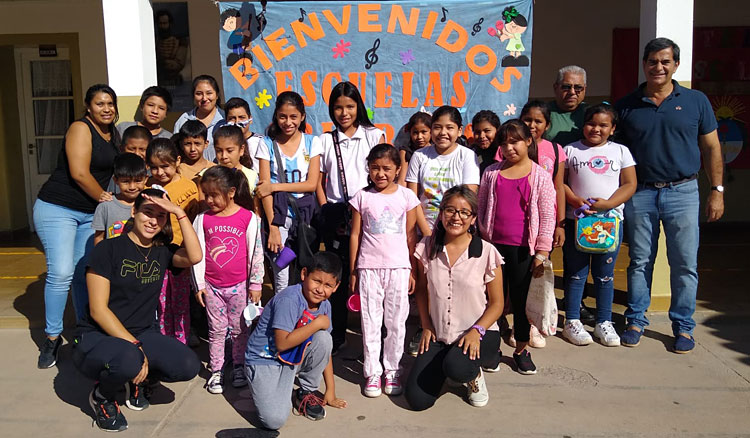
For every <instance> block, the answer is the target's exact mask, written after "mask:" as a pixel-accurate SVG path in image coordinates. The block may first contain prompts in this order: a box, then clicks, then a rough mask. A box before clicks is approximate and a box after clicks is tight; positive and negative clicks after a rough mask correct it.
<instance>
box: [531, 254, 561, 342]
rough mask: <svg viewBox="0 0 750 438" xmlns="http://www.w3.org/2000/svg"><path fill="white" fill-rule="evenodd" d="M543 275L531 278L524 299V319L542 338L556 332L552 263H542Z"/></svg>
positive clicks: (555, 301) (555, 304)
mask: <svg viewBox="0 0 750 438" xmlns="http://www.w3.org/2000/svg"><path fill="white" fill-rule="evenodd" d="M543 266H544V275H542V276H541V277H539V278H534V277H532V278H531V284H530V285H529V296H528V298H526V317H527V318H528V319H529V322H530V323H531V324H532V325H534V326H536V328H538V329H539V332H540V333H541V334H542V335H544V336H553V335H554V334H555V332H557V300H556V299H555V274H554V273H553V272H552V262H551V261H550V260H549V259H547V260H545V261H544V263H543Z"/></svg>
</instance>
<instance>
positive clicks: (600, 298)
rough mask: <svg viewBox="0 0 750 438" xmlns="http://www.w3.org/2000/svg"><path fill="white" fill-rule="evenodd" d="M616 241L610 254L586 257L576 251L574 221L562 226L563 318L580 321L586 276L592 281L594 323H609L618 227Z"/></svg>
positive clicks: (618, 244) (610, 319)
mask: <svg viewBox="0 0 750 438" xmlns="http://www.w3.org/2000/svg"><path fill="white" fill-rule="evenodd" d="M619 237H620V239H619V242H617V248H616V249H615V250H614V251H612V252H607V253H602V254H590V253H587V252H583V251H579V250H578V248H576V229H575V221H573V220H568V221H567V223H566V224H565V244H564V245H563V260H564V263H563V265H564V266H565V269H564V272H563V277H564V278H565V319H566V320H571V319H581V299H582V298H583V290H584V288H585V287H586V280H587V279H588V276H589V267H591V276H592V277H593V279H594V288H595V290H596V322H597V324H598V323H600V322H604V321H612V300H613V299H614V296H615V262H616V261H617V254H618V253H619V252H620V244H621V243H622V224H621V225H620V233H619Z"/></svg>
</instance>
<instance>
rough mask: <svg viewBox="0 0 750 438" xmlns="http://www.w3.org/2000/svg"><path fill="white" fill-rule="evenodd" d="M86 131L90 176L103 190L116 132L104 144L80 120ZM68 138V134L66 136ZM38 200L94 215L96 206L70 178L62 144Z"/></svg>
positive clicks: (114, 153)
mask: <svg viewBox="0 0 750 438" xmlns="http://www.w3.org/2000/svg"><path fill="white" fill-rule="evenodd" d="M79 121H82V122H83V123H85V124H86V125H87V126H88V127H89V131H90V132H91V163H90V164H89V172H91V175H92V176H93V177H94V179H95V180H96V182H98V183H99V185H100V186H101V187H102V190H105V189H106V188H107V186H108V185H109V180H110V178H112V172H113V170H114V169H113V166H114V162H115V157H116V156H117V153H118V151H117V147H115V132H114V131H115V130H114V129H112V138H111V139H110V140H109V141H107V140H105V139H104V138H102V136H101V135H99V133H98V132H97V130H96V129H95V128H94V125H92V124H91V122H90V121H89V119H88V118H86V117H84V118H82V119H80V120H79ZM66 135H67V134H66ZM38 198H39V199H41V200H42V201H44V202H49V203H50V204H55V205H60V206H63V207H67V208H70V209H73V210H76V211H80V212H83V213H93V212H94V210H96V206H97V205H98V204H99V202H98V201H97V200H96V199H93V198H91V197H90V196H89V195H88V194H87V193H86V192H85V191H84V190H83V189H82V188H81V186H79V185H78V183H77V182H75V180H74V179H73V176H72V175H71V174H70V165H69V163H68V154H67V153H66V152H65V140H63V146H62V149H60V153H59V154H58V156H57V167H55V170H54V171H53V172H52V175H50V177H49V179H48V180H47V182H46V183H44V185H43V186H42V188H41V189H40V190H39V196H38Z"/></svg>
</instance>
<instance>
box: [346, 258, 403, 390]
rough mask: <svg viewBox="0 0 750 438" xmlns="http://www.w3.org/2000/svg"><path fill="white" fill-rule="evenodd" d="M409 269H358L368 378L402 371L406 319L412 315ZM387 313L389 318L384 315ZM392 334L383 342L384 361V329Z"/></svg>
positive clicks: (365, 367) (366, 374)
mask: <svg viewBox="0 0 750 438" xmlns="http://www.w3.org/2000/svg"><path fill="white" fill-rule="evenodd" d="M410 273H411V270H410V269H408V268H406V269H358V270H357V283H358V290H359V295H360V302H361V303H362V340H363V343H364V350H365V361H364V374H365V377H370V376H380V375H382V374H383V367H385V370H386V371H398V369H399V362H401V356H402V355H403V354H404V337H405V336H406V318H407V317H408V316H409V274H410ZM384 316H385V318H383V317H384ZM384 323H385V328H386V329H387V330H388V336H386V338H385V342H384V343H383V365H381V364H380V346H381V329H382V327H383V324H384Z"/></svg>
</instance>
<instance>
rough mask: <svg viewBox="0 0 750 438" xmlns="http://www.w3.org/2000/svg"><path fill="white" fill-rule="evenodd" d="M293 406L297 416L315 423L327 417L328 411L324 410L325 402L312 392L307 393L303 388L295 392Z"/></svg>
mask: <svg viewBox="0 0 750 438" xmlns="http://www.w3.org/2000/svg"><path fill="white" fill-rule="evenodd" d="M293 404H294V411H295V412H294V413H295V414H296V415H302V416H303V417H307V418H309V419H311V420H313V421H318V420H322V419H324V418H325V417H326V410H325V409H324V408H323V405H324V404H325V402H324V401H323V399H322V398H320V397H318V396H316V395H315V393H314V392H312V391H305V390H304V389H302V388H300V389H298V390H297V391H295V392H294V400H293Z"/></svg>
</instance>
